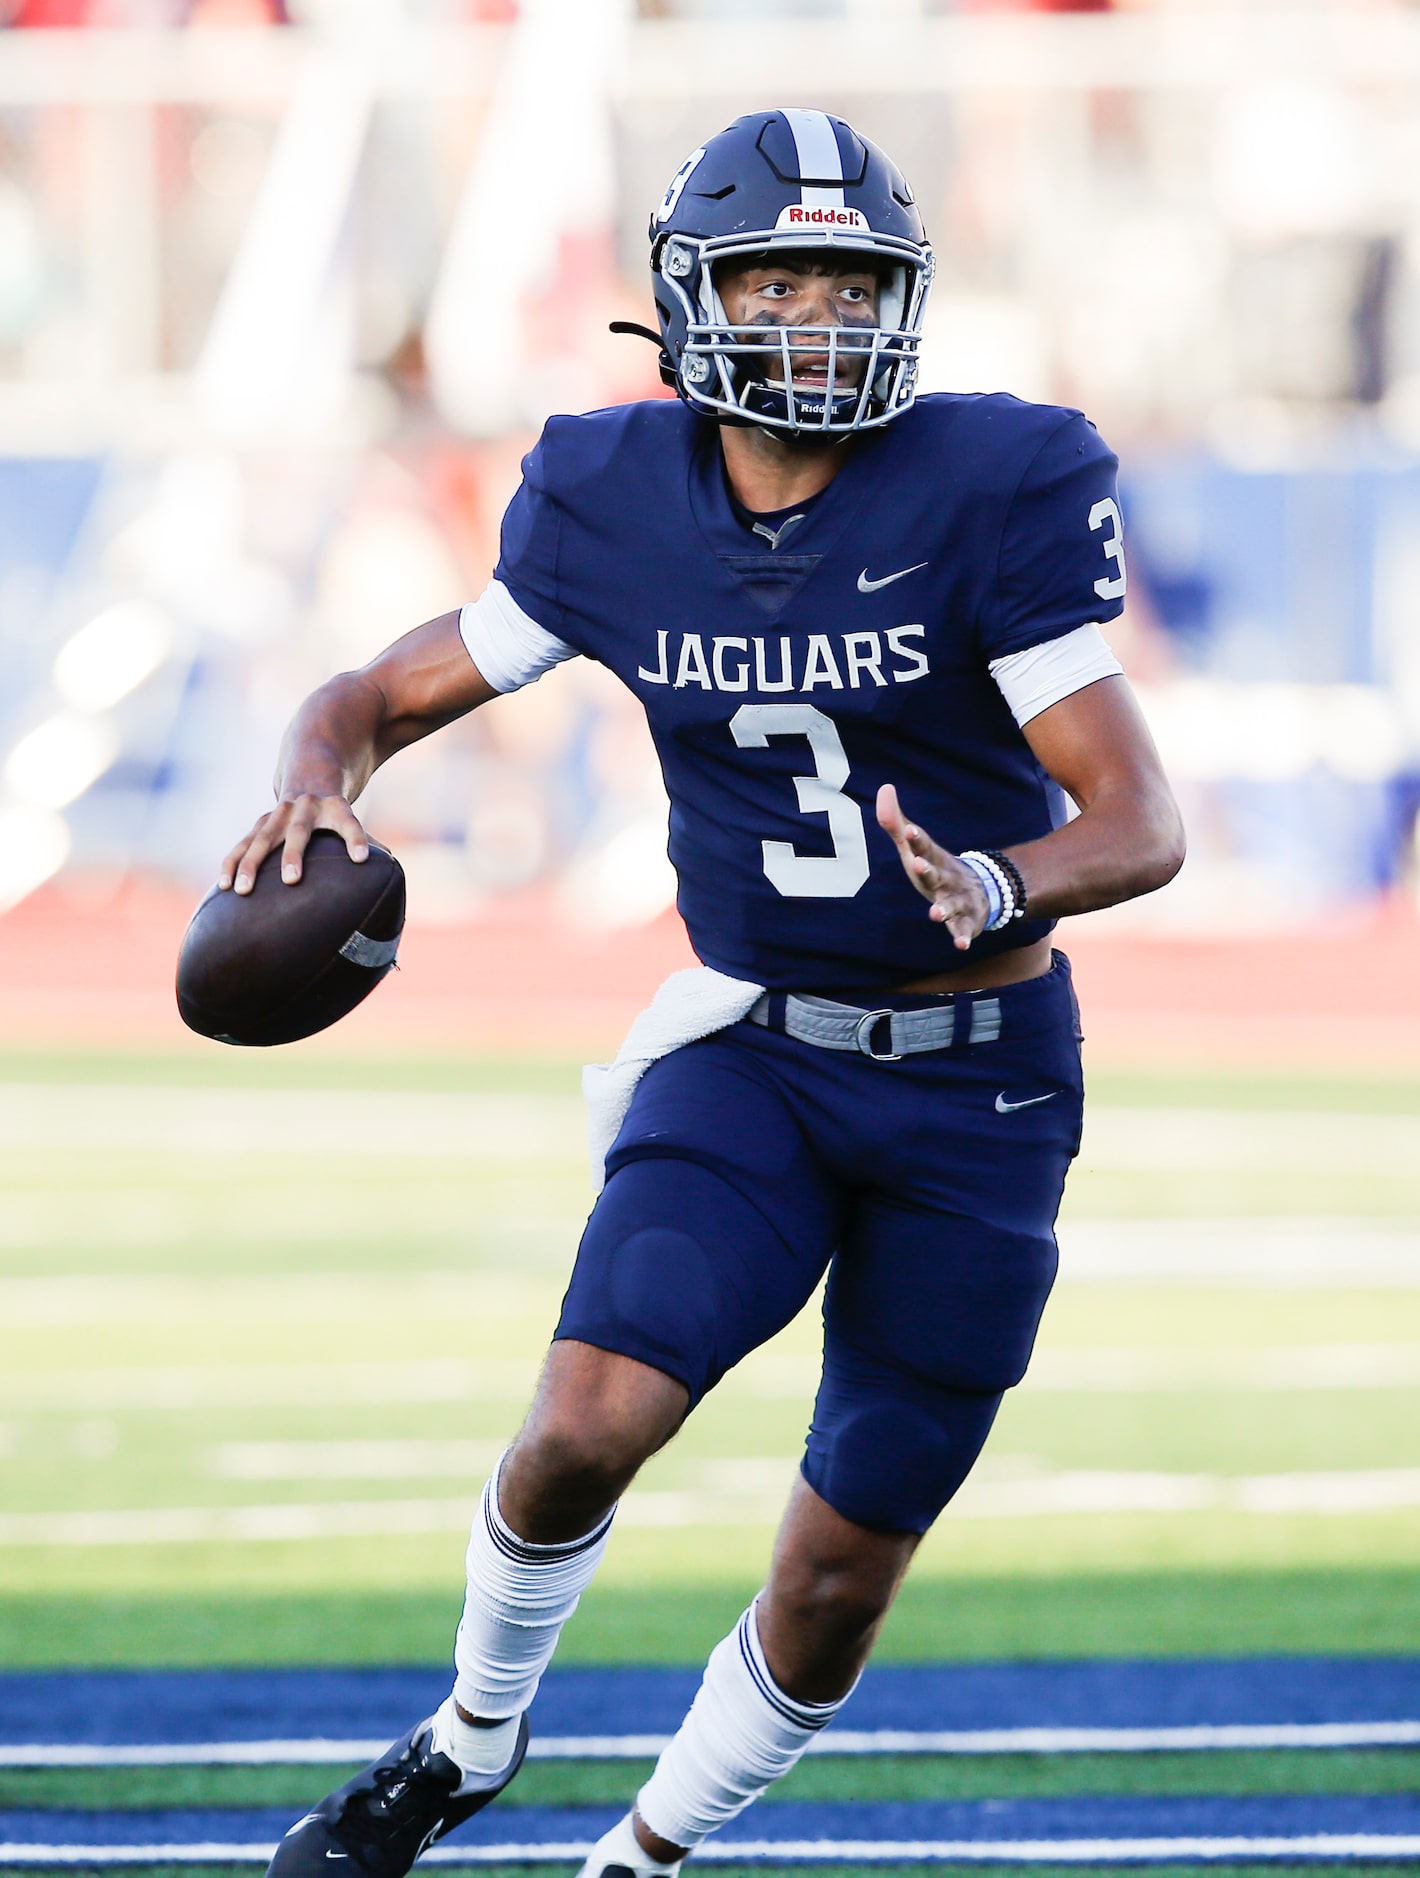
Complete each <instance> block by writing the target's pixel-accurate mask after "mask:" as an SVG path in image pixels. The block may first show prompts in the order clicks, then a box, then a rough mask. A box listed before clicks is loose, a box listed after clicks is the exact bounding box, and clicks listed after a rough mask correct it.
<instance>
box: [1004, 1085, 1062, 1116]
mask: <svg viewBox="0 0 1420 1878" xmlns="http://www.w3.org/2000/svg"><path fill="white" fill-rule="evenodd" d="M1058 1093H1059V1091H1058V1090H1055V1089H1052V1090H1051V1092H1050V1094H1049V1095H1043V1096H1027V1097H1026V1099H1025V1101H1024V1102H1008V1101H1007V1100H1006V1091H1005V1090H1004V1089H1003V1090H1002V1091H1001V1093H1000V1095H998V1096H997V1098H996V1113H997V1114H998V1115H1010V1114H1011V1113H1012V1112H1013V1111H1014V1110H1015V1109H1033V1108H1034V1107H1035V1105H1036V1103H1037V1102H1053V1101H1054V1100H1055V1098H1056V1096H1057V1094H1058Z"/></svg>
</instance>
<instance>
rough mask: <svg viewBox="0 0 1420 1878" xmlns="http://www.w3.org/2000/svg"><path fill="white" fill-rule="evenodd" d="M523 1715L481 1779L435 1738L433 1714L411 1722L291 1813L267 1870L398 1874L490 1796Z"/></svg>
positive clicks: (524, 1740) (329, 1875) (279, 1877)
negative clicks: (325, 1793)
mask: <svg viewBox="0 0 1420 1878" xmlns="http://www.w3.org/2000/svg"><path fill="white" fill-rule="evenodd" d="M527 1751H528V1718H527V1716H526V1715H524V1716H523V1717H522V1721H521V1724H520V1726H519V1728H518V1744H517V1746H516V1747H515V1748H514V1750H513V1758H512V1759H511V1760H510V1761H509V1763H508V1765H507V1766H506V1767H505V1768H504V1769H503V1770H502V1772H501V1773H497V1774H490V1775H489V1776H488V1778H487V1779H486V1780H480V1779H479V1778H478V1776H476V1775H472V1774H469V1775H465V1773H464V1771H463V1769H462V1768H461V1767H459V1766H458V1764H457V1763H456V1762H454V1761H451V1760H450V1759H449V1757H448V1756H447V1755H446V1754H440V1753H439V1751H438V1749H437V1748H436V1747H435V1746H434V1720H433V1717H432V1716H431V1717H430V1718H429V1720H428V1721H422V1722H420V1723H419V1725H418V1727H417V1728H411V1729H410V1731H409V1733H408V1734H407V1735H405V1736H403V1738H402V1739H401V1740H399V1741H396V1742H395V1744H394V1746H393V1747H391V1748H389V1749H387V1750H386V1752H385V1753H384V1754H382V1755H381V1756H380V1758H379V1759H378V1760H377V1761H374V1762H372V1763H371V1764H370V1766H368V1767H367V1768H365V1770H364V1772H363V1773H359V1774H356V1776H355V1778H354V1779H353V1780H347V1781H346V1783H345V1785H344V1786H343V1787H340V1788H338V1789H337V1790H336V1792H334V1793H332V1794H330V1795H329V1797H328V1798H326V1799H324V1800H322V1801H321V1803H320V1805H319V1806H318V1807H317V1808H316V1809H315V1811H314V1812H312V1813H307V1814H306V1816H305V1817H304V1819H298V1820H297V1821H296V1823H295V1825H294V1826H292V1828H291V1830H290V1831H289V1832H288V1833H287V1834H286V1837H285V1838H284V1839H283V1840H282V1841H281V1843H280V1845H278V1846H277V1848H276V1856H275V1858H273V1859H272V1861H271V1864H270V1865H269V1866H268V1867H267V1878H315V1875H316V1873H317V1872H319V1873H320V1874H321V1878H338V1874H339V1865H340V1861H342V1860H347V1861H348V1862H349V1863H350V1865H351V1866H352V1867H353V1868H354V1869H353V1870H352V1871H351V1873H350V1874H349V1878H404V1874H405V1873H406V1872H407V1871H408V1870H409V1868H410V1866H411V1865H412V1864H413V1863H414V1861H415V1859H417V1858H418V1857H419V1854H420V1853H421V1852H423V1851H425V1850H426V1849H427V1848H428V1847H429V1846H431V1845H433V1844H434V1842H435V1840H436V1839H442V1838H443V1837H444V1835H445V1834H446V1833H450V1832H452V1831H453V1829H454V1827H455V1826H461V1825H462V1824H463V1822H464V1821H465V1820H466V1819H471V1818H472V1817H473V1815H474V1814H475V1813H477V1812H480V1811H481V1810H482V1809H483V1808H484V1807H485V1806H487V1804H488V1802H489V1801H490V1800H493V1799H496V1798H497V1797H498V1795H499V1794H500V1793H501V1792H502V1791H503V1789H504V1787H506V1786H507V1784H508V1782H509V1781H510V1780H511V1779H512V1778H513V1776H514V1774H516V1773H517V1771H518V1769H519V1768H520V1767H521V1766H522V1764H523V1756H524V1755H525V1754H526V1753H527Z"/></svg>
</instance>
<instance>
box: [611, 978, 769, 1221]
mask: <svg viewBox="0 0 1420 1878" xmlns="http://www.w3.org/2000/svg"><path fill="white" fill-rule="evenodd" d="M763 993H764V986H763V985H752V984H750V982H749V980H748V979H747V978H727V977H726V976H725V974H724V972H716V971H712V970H711V969H710V967H709V966H708V965H693V966H691V967H690V968H689V970H687V971H683V972H672V973H671V975H670V977H669V978H668V979H667V980H666V981H665V983H664V984H663V985H662V986H661V988H660V990H659V991H657V993H656V995H655V997H654V998H653V999H652V1000H651V1002H650V1004H649V1005H648V1006H647V1007H646V1009H645V1010H644V1011H642V1012H641V1014H640V1016H639V1017H638V1018H637V1019H636V1021H635V1023H634V1024H633V1025H632V1026H631V1028H630V1030H628V1031H627V1033H626V1040H625V1042H624V1043H623V1044H622V1046H621V1048H620V1049H619V1050H618V1051H617V1053H616V1058H615V1061H613V1062H611V1063H588V1065H587V1066H586V1068H585V1069H584V1070H583V1071H582V1094H583V1096H584V1097H585V1098H586V1103H587V1148H588V1151H589V1153H590V1154H591V1157H592V1189H593V1191H594V1192H596V1193H600V1192H601V1190H602V1187H603V1185H604V1184H605V1182H606V1157H607V1155H608V1153H609V1152H610V1150H611V1144H612V1142H613V1141H615V1139H616V1136H617V1131H618V1129H619V1128H620V1127H621V1124H622V1122H624V1121H625V1119H626V1111H627V1110H628V1109H629V1108H630V1106H631V1098H632V1096H633V1095H634V1094H635V1093H636V1085H637V1083H638V1082H640V1080H641V1078H642V1077H643V1076H644V1075H645V1073H646V1071H647V1070H648V1069H649V1068H650V1066H651V1064H652V1063H654V1062H655V1061H656V1060H657V1058H659V1057H663V1056H669V1055H670V1053H671V1051H672V1050H679V1049H680V1048H681V1047H682V1046H683V1045H685V1044H687V1043H694V1042H695V1041H696V1039H697V1038H699V1037H708V1036H710V1034H711V1033H712V1032H713V1031H716V1030H723V1029H724V1028H725V1026H726V1025H727V1024H737V1023H738V1022H739V1021H740V1019H741V1018H742V1017H743V1016H744V1015H745V1013H746V1012H747V1011H748V1010H749V1008H750V1006H751V1005H753V1004H755V1003H757V1002H758V1000H759V999H760V998H761V997H762V996H763Z"/></svg>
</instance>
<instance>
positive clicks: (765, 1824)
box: [0, 1794, 1420, 1847]
mask: <svg viewBox="0 0 1420 1878" xmlns="http://www.w3.org/2000/svg"><path fill="white" fill-rule="evenodd" d="M629 1798H630V1796H629V1794H628V1799H629ZM623 1811H624V1809H623V1808H620V1807H605V1806H596V1807H581V1806H578V1807H519V1806H513V1805H509V1804H506V1803H504V1804H499V1805H496V1806H492V1807H490V1808H489V1809H488V1810H487V1811H486V1812H484V1813H479V1814H478V1815H476V1816H475V1817H474V1818H473V1819H471V1820H470V1821H469V1822H468V1823H467V1825H464V1826H461V1827H460V1828H459V1829H458V1831H457V1832H455V1833H453V1834H451V1835H450V1838H449V1840H448V1844H449V1845H450V1846H451V1847H452V1846H455V1845H468V1846H480V1845H513V1844H518V1845H525V1846H533V1845H566V1844H570V1843H576V1842H581V1843H585V1844H590V1843H591V1842H592V1841H594V1840H596V1839H598V1838H599V1837H600V1836H601V1834H602V1833H604V1832H606V1831H608V1830H609V1828H610V1827H612V1826H613V1825H615V1823H616V1821H617V1820H618V1819H619V1818H620V1817H621V1815H622V1812H623ZM292 1819H293V1810H292V1809H291V1808H289V1807H287V1808H285V1809H283V1810H281V1811H279V1812H278V1811H270V1810H263V1811H260V1812H255V1811H235V1810H231V1811H229V1810H218V1809H215V1808H204V1809H202V1810H196V1809H193V1810H184V1811H172V1812H162V1813H79V1812H62V1813H61V1812H3V1813H0V1843H4V1844H10V1845H16V1844H29V1845H46V1844H48V1845H61V1844H62V1845H92V1846H119V1845H174V1846H177V1845H194V1844H204V1843H205V1844H213V1843H221V1844H227V1845H252V1846H260V1845H271V1844H273V1843H274V1842H275V1841H276V1840H277V1839H279V1838H280V1837H281V1836H282V1834H283V1833H284V1832H285V1831H286V1830H287V1828H288V1827H289V1826H290V1825H291V1824H292ZM1317 1834H1325V1835H1338V1836H1342V1835H1346V1836H1350V1835H1356V1834H1380V1835H1384V1836H1385V1837H1387V1838H1411V1839H1414V1838H1417V1836H1420V1796H1413V1795H1409V1794H1382V1795H1361V1794H1331V1795H1321V1796H1307V1797H1300V1796H1280V1797H1271V1796H1269V1797H1265V1798H1246V1799H1206V1798H1202V1799H1200V1798H1187V1799H1176V1798H1168V1799H1136V1798H1118V1797H1109V1798H1084V1797H1082V1798H1079V1799H1060V1800H981V1801H897V1802H862V1803H854V1804H852V1805H846V1804H845V1805H823V1804H816V1805H808V1804H800V1803H797V1802H794V1801H784V1802H780V1803H777V1804H770V1805H761V1806H758V1807H755V1808H754V1809H753V1810H752V1811H751V1812H750V1813H747V1814H745V1815H744V1816H743V1817H742V1818H740V1819H738V1820H735V1821H733V1822H732V1823H731V1824H730V1825H728V1826H726V1827H725V1828H724V1829H723V1830H722V1831H721V1832H720V1833H718V1834H717V1835H716V1843H717V1844H719V1845H726V1846H728V1845H732V1844H736V1843H739V1844H761V1843H765V1842H771V1843H772V1842H779V1843H782V1844H803V1843H804V1842H805V1841H813V1840H830V1841H836V1842H839V1843H842V1842H845V1841H876V1842H879V1843H881V1842H896V1843H899V1844H901V1843H921V1842H932V1841H942V1840H955V1841H966V1842H978V1843H979V1842H982V1841H990V1842H1000V1841H1016V1842H1025V1843H1031V1842H1035V1843H1040V1842H1046V1843H1049V1842H1051V1841H1057V1842H1058V1841H1062V1840H1064V1841H1075V1840H1083V1839H1088V1840H1138V1839H1198V1838H1227V1839H1233V1838H1246V1839H1278V1838H1281V1839H1303V1838H1308V1837H1313V1836H1315V1835H1317Z"/></svg>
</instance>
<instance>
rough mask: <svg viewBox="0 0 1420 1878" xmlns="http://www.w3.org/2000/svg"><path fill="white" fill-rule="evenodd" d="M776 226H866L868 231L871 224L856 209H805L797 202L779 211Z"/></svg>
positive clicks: (870, 228) (870, 229)
mask: <svg viewBox="0 0 1420 1878" xmlns="http://www.w3.org/2000/svg"><path fill="white" fill-rule="evenodd" d="M774 226H775V227H776V228H866V229H867V230H868V231H869V232H870V233H871V231H872V224H871V222H869V220H868V218H867V216H866V215H864V214H862V213H861V212H860V211H859V210H858V209H806V208H804V207H802V206H801V205H800V204H798V203H791V204H790V206H789V207H788V208H787V209H781V210H780V211H779V220H778V221H777V222H776V223H775V224H774Z"/></svg>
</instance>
